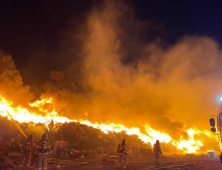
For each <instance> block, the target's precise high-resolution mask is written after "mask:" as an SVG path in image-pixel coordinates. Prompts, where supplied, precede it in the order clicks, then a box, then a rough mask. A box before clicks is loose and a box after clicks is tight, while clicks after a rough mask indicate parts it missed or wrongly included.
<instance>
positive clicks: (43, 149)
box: [34, 133, 52, 170]
mask: <svg viewBox="0 0 222 170" xmlns="http://www.w3.org/2000/svg"><path fill="white" fill-rule="evenodd" d="M47 137H48V135H47V134H46V133H44V134H43V135H42V138H41V139H40V140H39V141H38V142H37V144H36V147H35V151H34V152H35V154H37V155H38V160H37V170H47V160H48V156H49V155H50V156H51V154H52V151H51V146H50V145H49V143H48V141H47Z"/></svg>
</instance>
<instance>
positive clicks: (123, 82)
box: [0, 1, 222, 138]
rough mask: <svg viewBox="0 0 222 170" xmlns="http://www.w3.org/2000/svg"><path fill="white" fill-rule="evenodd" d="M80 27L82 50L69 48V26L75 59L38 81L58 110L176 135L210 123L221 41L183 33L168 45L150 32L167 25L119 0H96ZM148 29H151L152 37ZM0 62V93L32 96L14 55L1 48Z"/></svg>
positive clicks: (218, 77)
mask: <svg viewBox="0 0 222 170" xmlns="http://www.w3.org/2000/svg"><path fill="white" fill-rule="evenodd" d="M127 17H128V18H127ZM80 27H81V28H82V32H81V33H79V34H78V38H79V40H80V42H81V46H79V53H78V54H73V53H71V51H72V43H74V42H73V41H74V40H75V39H72V37H73V35H72V33H71V32H70V33H69V34H68V35H67V39H68V36H69V37H71V38H70V39H68V40H67V41H65V42H66V43H67V42H69V45H68V48H66V50H70V51H69V52H70V53H69V54H72V55H73V58H71V59H70V58H69V59H70V60H69V61H71V62H70V63H67V62H64V63H66V64H67V67H66V68H65V69H63V70H52V71H51V73H50V75H49V81H47V82H45V83H44V84H43V85H42V86H41V87H32V91H33V92H35V94H36V95H37V96H38V95H39V96H40V98H49V97H53V99H54V100H55V103H56V107H57V111H58V113H59V115H65V116H67V117H69V118H75V119H76V118H87V119H89V120H90V121H98V122H104V121H110V122H115V123H121V124H124V125H127V126H137V127H140V126H144V125H145V124H146V123H148V124H149V125H150V126H151V127H152V128H154V129H156V130H160V131H164V132H166V133H168V134H169V135H170V136H172V137H173V138H179V137H180V135H183V136H184V137H186V135H187V134H186V132H184V131H185V130H186V129H187V128H189V127H197V128H198V129H209V126H208V119H209V117H210V116H211V115H212V114H217V113H218V111H219V103H218V101H217V97H218V96H219V95H220V94H221V91H222V89H221V87H222V80H221V73H222V69H221V67H220V63H221V50H220V49H219V47H218V44H217V42H215V41H214V40H213V39H211V38H210V37H198V36H184V37H183V38H181V39H180V40H179V41H178V42H177V43H176V44H173V45H166V43H165V42H164V41H163V40H161V39H159V37H158V36H155V37H154V36H153V34H152V33H153V30H154V29H156V30H158V31H159V33H160V34H163V33H164V28H163V27H161V26H156V25H152V24H149V23H145V22H142V21H138V20H137V19H136V17H135V16H134V14H133V10H132V9H131V8H130V7H129V6H126V5H125V4H123V3H120V2H119V1H105V2H104V4H103V5H97V6H95V7H94V8H93V9H92V11H91V13H90V14H89V16H88V17H87V22H86V24H85V25H80ZM144 28H150V31H149V33H146V36H147V35H150V38H148V40H147V41H145V40H144V38H143V37H142V36H143V33H144V32H145V31H144V30H145V29H144ZM140 30H141V32H142V33H141V32H140ZM140 38H141V39H140ZM67 53H68V52H67ZM64 55H66V53H64ZM75 55H78V56H75ZM63 57H64V56H63V55H61V58H60V60H61V61H62V59H63ZM65 59H66V57H65ZM0 65H1V67H0V68H1V86H0V90H1V93H2V94H3V95H4V96H5V97H6V98H8V99H11V100H12V99H13V101H15V102H16V103H24V102H27V101H31V100H32V99H33V98H34V95H33V94H32V93H30V92H29V86H25V85H23V82H22V78H21V76H20V74H19V72H18V70H16V67H15V64H14V63H13V61H12V59H11V56H9V55H6V54H3V52H1V63H0ZM12 87H13V88H12ZM42 92H43V93H42ZM40 93H41V95H40Z"/></svg>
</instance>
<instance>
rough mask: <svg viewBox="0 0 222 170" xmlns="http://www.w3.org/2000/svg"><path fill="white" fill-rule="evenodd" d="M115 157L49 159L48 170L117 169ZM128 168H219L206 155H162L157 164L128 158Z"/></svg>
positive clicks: (215, 160) (214, 161)
mask: <svg viewBox="0 0 222 170" xmlns="http://www.w3.org/2000/svg"><path fill="white" fill-rule="evenodd" d="M116 159H117V158H115V157H111V158H88V159H87V158H81V159H75V160H71V159H55V158H52V159H50V160H49V170H57V169H60V170H74V169H78V170H118V169H124V168H123V167H119V168H117V167H116ZM126 169H128V170H131V169H132V170H219V169H220V170H221V169H222V165H221V164H220V160H219V158H208V157H206V156H194V155H192V156H190V155H189V156H187V155H185V156H164V157H162V159H161V163H160V165H159V166H155V165H154V163H153V160H152V159H149V160H148V159H140V160H138V159H137V160H135V159H134V160H128V167H127V168H126Z"/></svg>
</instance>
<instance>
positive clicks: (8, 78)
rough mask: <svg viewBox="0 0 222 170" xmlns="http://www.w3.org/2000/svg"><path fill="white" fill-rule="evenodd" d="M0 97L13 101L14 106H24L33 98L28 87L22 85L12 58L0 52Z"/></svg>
mask: <svg viewBox="0 0 222 170" xmlns="http://www.w3.org/2000/svg"><path fill="white" fill-rule="evenodd" d="M0 95H2V96H4V97H6V98H7V99H9V100H11V101H13V104H14V105H15V106H17V105H26V104H27V102H28V101H30V100H32V99H33V98H34V95H33V93H30V92H29V86H26V85H24V84H23V81H22V77H21V75H20V73H19V71H18V70H16V66H15V64H14V61H13V60H12V57H11V56H10V55H8V54H6V53H5V52H4V51H2V50H0Z"/></svg>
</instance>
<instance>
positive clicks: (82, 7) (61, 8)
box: [0, 0, 222, 84]
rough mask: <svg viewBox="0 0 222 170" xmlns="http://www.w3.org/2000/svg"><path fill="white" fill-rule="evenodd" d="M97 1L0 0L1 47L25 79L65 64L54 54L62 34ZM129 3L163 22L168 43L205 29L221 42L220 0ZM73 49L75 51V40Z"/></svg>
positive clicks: (204, 32) (74, 26)
mask: <svg viewBox="0 0 222 170" xmlns="http://www.w3.org/2000/svg"><path fill="white" fill-rule="evenodd" d="M95 2H96V3H100V2H101V1H99V0H98V1H96V0H95V1H92V0H91V1H90V0H81V1H68V0H47V1H30V0H29V1H27V0H23V1H19V0H1V1H0V22H1V23H0V49H3V50H4V51H6V52H7V53H9V54H11V55H12V56H13V59H14V60H15V64H16V66H17V68H18V70H19V71H20V72H21V74H22V77H23V78H24V81H25V83H27V84H29V83H30V81H33V79H31V77H32V76H36V75H39V74H45V73H44V72H42V70H41V69H38V68H39V67H45V68H46V69H44V71H45V70H46V71H50V70H53V69H63V68H62V67H63V66H64V65H65V61H63V62H64V63H61V61H60V60H59V59H57V58H58V57H57V55H60V54H59V52H58V51H62V50H61V39H62V35H63V34H64V33H65V32H66V31H67V28H68V27H70V25H72V31H73V32H75V31H76V32H77V31H78V25H79V24H78V23H82V22H83V20H84V19H85V18H86V16H87V14H88V13H89V12H90V11H91V9H92V6H93V4H95ZM129 3H130V5H131V6H132V8H133V10H134V11H135V15H136V17H137V18H138V19H140V20H143V21H145V20H147V21H148V22H149V21H152V22H154V23H158V24H161V25H163V27H164V28H165V29H166V35H165V36H164V37H163V38H164V39H165V41H166V42H168V43H174V42H176V41H177V40H178V39H180V38H181V37H183V36H184V35H198V36H199V35H200V36H202V35H207V36H210V37H213V38H214V39H215V40H216V41H217V42H219V43H220V45H221V44H222V32H221V30H222V22H221V21H222V10H221V7H222V1H219V0H214V1H210V0H131V1H129ZM58 49H60V50H58ZM74 51H75V53H78V46H76V47H74ZM52 58H53V60H52ZM35 61H36V66H33V65H32V66H30V67H32V68H33V71H32V72H30V74H27V73H26V72H27V70H26V69H24V67H25V66H29V63H35ZM39 61H41V62H39ZM46 75H48V73H47V74H46ZM43 77H44V76H43ZM43 79H46V77H45V78H43ZM34 83H38V82H34Z"/></svg>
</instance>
